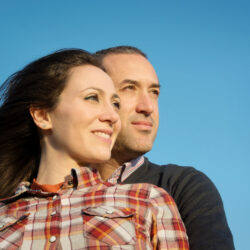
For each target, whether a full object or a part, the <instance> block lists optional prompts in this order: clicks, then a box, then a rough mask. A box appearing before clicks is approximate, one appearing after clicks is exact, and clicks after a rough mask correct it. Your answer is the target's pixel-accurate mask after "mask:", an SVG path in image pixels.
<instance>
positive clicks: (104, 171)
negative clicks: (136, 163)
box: [91, 158, 122, 180]
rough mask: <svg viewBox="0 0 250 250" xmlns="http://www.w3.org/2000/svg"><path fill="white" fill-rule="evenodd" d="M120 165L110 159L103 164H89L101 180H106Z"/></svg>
mask: <svg viewBox="0 0 250 250" xmlns="http://www.w3.org/2000/svg"><path fill="white" fill-rule="evenodd" d="M121 165H122V164H120V163H119V162H118V161H117V160H116V159H114V158H111V159H110V160H108V161H106V162H103V163H99V164H91V167H93V168H96V169H97V170H98V172H99V173H100V175H101V177H102V179H103V180H107V179H108V178H109V177H110V176H111V175H112V174H113V173H114V172H115V171H116V169H117V168H119V167H120V166H121Z"/></svg>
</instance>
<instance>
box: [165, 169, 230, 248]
mask: <svg viewBox="0 0 250 250" xmlns="http://www.w3.org/2000/svg"><path fill="white" fill-rule="evenodd" d="M166 178H167V180H166ZM169 178H170V179H169ZM164 179H165V180H166V181H167V182H169V183H168V184H169V189H170V194H171V195H172V196H173V198H174V199H175V201H176V203H177V206H178V209H179V212H180V214H181V217H182V219H183V221H184V224H185V226H186V229H187V234H188V237H189V244H190V249H191V250H203V249H204V250H210V249H211V250H212V249H213V250H216V249H218V250H231V249H234V244H233V239H232V234H231V231H230V229H229V227H228V224H227V220H226V215H225V211H224V207H223V202H222V199H221V197H220V194H219V192H218V190H217V189H216V187H215V185H214V184H213V183H212V181H211V180H210V179H209V178H208V177H207V176H206V175H205V174H203V173H201V172H199V171H197V170H195V169H194V168H183V171H181V172H180V173H178V172H175V174H174V175H171V176H168V177H165V178H164ZM162 184H163V183H162Z"/></svg>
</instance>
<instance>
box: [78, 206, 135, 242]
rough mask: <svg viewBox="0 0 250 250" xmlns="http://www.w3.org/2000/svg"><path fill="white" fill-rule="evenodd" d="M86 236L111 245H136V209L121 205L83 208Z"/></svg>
mask: <svg viewBox="0 0 250 250" xmlns="http://www.w3.org/2000/svg"><path fill="white" fill-rule="evenodd" d="M82 215H83V227H84V234H85V235H86V237H88V238H91V239H93V240H98V241H100V242H102V243H105V244H107V245H111V246H115V245H116V246H117V245H120V246H121V245H134V244H135V243H136V229H135V224H134V216H135V210H134V209H131V208H120V207H108V206H100V207H89V208H86V209H82Z"/></svg>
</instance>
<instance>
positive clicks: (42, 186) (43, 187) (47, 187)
mask: <svg viewBox="0 0 250 250" xmlns="http://www.w3.org/2000/svg"><path fill="white" fill-rule="evenodd" d="M63 183H64V182H61V183H58V184H55V185H49V184H39V183H37V181H36V179H33V183H32V185H31V189H40V190H42V191H44V192H49V193H56V192H57V191H58V190H59V189H60V188H61V187H62V185H63Z"/></svg>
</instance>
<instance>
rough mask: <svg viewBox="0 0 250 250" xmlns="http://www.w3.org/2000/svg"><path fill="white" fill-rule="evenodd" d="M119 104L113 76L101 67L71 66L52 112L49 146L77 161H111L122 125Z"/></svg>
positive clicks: (50, 114) (50, 113)
mask: <svg viewBox="0 0 250 250" xmlns="http://www.w3.org/2000/svg"><path fill="white" fill-rule="evenodd" d="M119 103H120V100H119V97H118V96H117V95H116V92H115V88H114V85H113V82H112V80H111V78H110V77H109V76H108V75H107V74H106V73H104V72H103V71H102V70H101V69H99V68H97V67H95V66H92V65H83V66H78V67H75V68H72V69H71V71H70V74H69V79H68V81H67V83H66V86H65V89H64V90H63V92H62V93H61V95H60V96H59V100H58V104H57V106H56V108H55V109H54V110H53V111H51V112H49V116H50V120H51V125H52V129H51V131H52V133H51V135H50V136H49V137H48V142H49V144H50V146H52V148H53V150H55V151H57V152H60V154H63V155H64V156H65V155H67V156H69V157H70V158H72V159H73V160H75V161H76V162H78V163H86V162H87V163H88V162H89V163H93V162H94V163H98V162H102V161H106V160H108V159H109V158H110V156H111V149H112V147H113V145H114V142H115V139H116V137H117V134H118V132H119V130H120V126H121V124H120V119H119V116H118V114H117V109H119Z"/></svg>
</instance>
